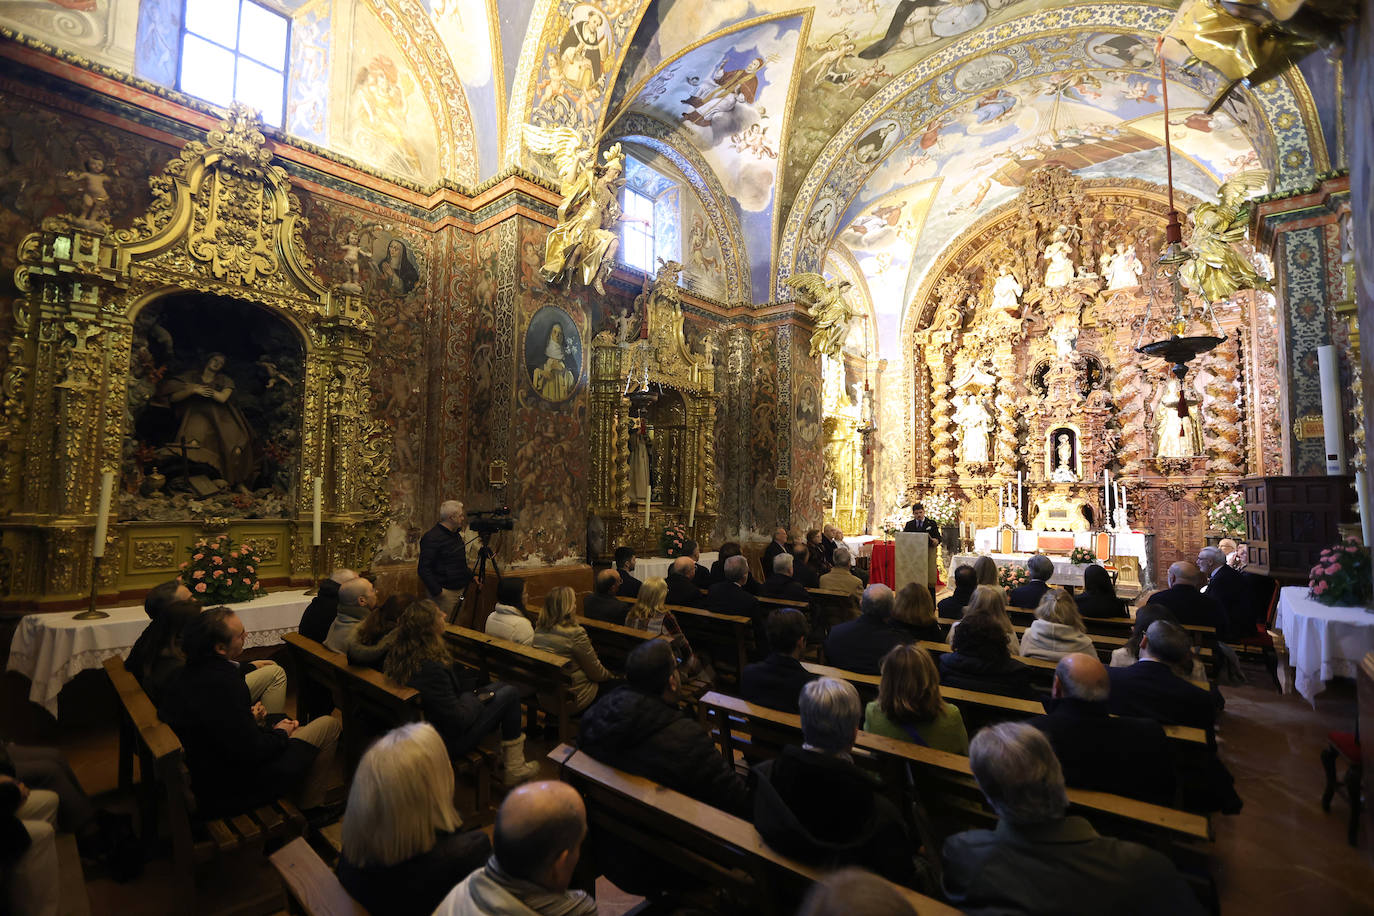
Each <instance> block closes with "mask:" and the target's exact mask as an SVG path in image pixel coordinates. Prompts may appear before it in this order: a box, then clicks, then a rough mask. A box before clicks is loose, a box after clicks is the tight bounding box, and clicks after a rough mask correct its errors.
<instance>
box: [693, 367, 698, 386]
mask: <svg viewBox="0 0 1374 916" xmlns="http://www.w3.org/2000/svg"><path fill="white" fill-rule="evenodd" d="M696 383H697V364H696V363H692V384H693V385H695V384H696Z"/></svg>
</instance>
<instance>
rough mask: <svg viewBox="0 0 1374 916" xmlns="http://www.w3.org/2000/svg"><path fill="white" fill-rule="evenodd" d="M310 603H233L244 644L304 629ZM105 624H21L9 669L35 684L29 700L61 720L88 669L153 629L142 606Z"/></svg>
mask: <svg viewBox="0 0 1374 916" xmlns="http://www.w3.org/2000/svg"><path fill="white" fill-rule="evenodd" d="M309 604H310V599H309V598H307V597H306V594H305V590H304V589H291V590H288V591H280V592H272V593H270V594H267V595H264V596H263V597H261V598H255V599H254V600H252V601H245V602H243V603H242V604H232V605H229V606H230V607H232V608H233V609H234V613H236V614H238V615H239V618H240V619H241V620H242V621H243V627H244V630H245V632H246V633H247V635H246V637H245V638H244V643H243V644H244V646H245V647H247V648H252V647H254V646H271V645H276V644H277V643H279V642H281V638H282V636H283V635H284V634H286V633H291V632H294V631H295V629H296V627H298V626H299V625H300V622H301V614H303V613H304V612H305V609H306V606H307V605H309ZM104 610H105V612H106V613H108V614H109V615H110V616H109V617H106V618H103V619H101V620H73V619H72V612H66V611H64V612H61V613H57V612H52V613H39V614H29V615H27V616H25V617H24V618H23V619H21V620H20V621H19V628H18V629H17V630H15V633H14V641H13V643H11V645H10V659H9V664H8V666H7V667H8V670H10V671H18V672H19V673H20V674H22V675H24V676H25V677H27V678H28V679H29V681H30V686H29V699H30V700H31V701H33V702H34V703H37V704H38V705H39V706H42V707H43V708H44V709H46V710H47V711H48V712H50V713H52V715H53V717H54V718H56V717H57V695H58V694H59V693H61V692H62V688H63V687H64V686H65V685H66V683H67V682H68V681H70V680H71V679H72V678H74V677H76V676H77V675H78V674H80V673H81V672H82V671H83V670H85V669H87V668H99V667H100V666H101V665H102V664H104V662H105V659H107V658H109V657H110V656H112V655H119V656H127V655H128V654H129V650H130V649H132V648H133V646H134V643H135V642H136V641H137V640H138V637H139V634H140V633H142V632H143V628H144V627H146V626H147V625H148V616H147V615H146V614H144V613H143V605H142V604H137V605H130V606H126V607H117V608H105V609H104Z"/></svg>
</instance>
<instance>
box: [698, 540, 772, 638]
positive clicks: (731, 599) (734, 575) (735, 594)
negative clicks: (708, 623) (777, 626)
mask: <svg viewBox="0 0 1374 916" xmlns="http://www.w3.org/2000/svg"><path fill="white" fill-rule="evenodd" d="M723 571H724V573H725V581H724V582H717V583H716V584H715V585H713V586H711V588H710V591H708V592H707V593H706V610H708V611H714V612H715V613H717V614H738V615H740V616H741V617H748V618H750V619H751V620H752V621H753V622H754V651H755V652H756V653H757V655H756V657H761V656H762V655H763V654H764V653H765V652H767V651H768V636H767V634H766V633H765V632H764V618H765V617H766V616H767V614H768V608H766V607H764V606H763V605H761V604H759V599H757V598H755V597H754V596H753V595H751V594H749V592H748V590H747V589H745V587H744V586H745V583H747V582H748V581H749V561H748V560H746V559H745V558H744V557H742V556H735V557H730V558H728V559H727V560H726V561H725V566H724V570H723Z"/></svg>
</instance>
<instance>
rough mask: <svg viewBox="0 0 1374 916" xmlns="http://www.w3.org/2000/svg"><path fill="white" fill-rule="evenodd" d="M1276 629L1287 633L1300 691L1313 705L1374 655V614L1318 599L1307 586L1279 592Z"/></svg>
mask: <svg viewBox="0 0 1374 916" xmlns="http://www.w3.org/2000/svg"><path fill="white" fill-rule="evenodd" d="M1274 629H1276V630H1281V631H1283V641H1284V642H1285V643H1286V644H1287V645H1288V660H1289V662H1290V663H1291V664H1292V665H1293V668H1294V669H1295V670H1296V671H1297V676H1296V677H1295V678H1294V685H1295V686H1296V687H1297V689H1298V693H1300V694H1301V695H1302V697H1303V699H1305V700H1307V702H1309V703H1311V704H1312V705H1313V706H1316V705H1317V694H1319V693H1321V692H1322V691H1323V690H1325V689H1326V682H1327V681H1329V680H1331V679H1332V678H1333V677H1351V678H1353V677H1355V674H1356V671H1357V670H1358V668H1359V664H1360V659H1362V658H1364V656H1365V654H1366V653H1367V652H1374V613H1371V612H1369V611H1367V610H1365V609H1364V608H1362V607H1329V606H1327V605H1325V604H1322V603H1321V602H1319V601H1313V600H1312V599H1311V598H1310V597H1308V594H1307V587H1306V586H1304V585H1289V586H1286V587H1285V588H1282V589H1280V590H1279V605H1278V608H1277V610H1276V611H1275V613H1274Z"/></svg>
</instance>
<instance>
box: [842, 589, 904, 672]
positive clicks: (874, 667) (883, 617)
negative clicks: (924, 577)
mask: <svg viewBox="0 0 1374 916" xmlns="http://www.w3.org/2000/svg"><path fill="white" fill-rule="evenodd" d="M894 603H895V596H894V595H893V594H892V589H890V588H888V587H887V586H886V585H870V586H869V587H868V588H866V589H864V593H863V597H862V598H860V599H859V616H858V617H857V618H856V619H854V620H850V621H847V622H845V623H842V624H839V625H838V626H835V627H833V628H831V630H830V635H829V636H827V637H826V640H825V659H826V662H827V664H831V665H834V666H835V667H836V668H843V669H844V670H846V671H857V672H859V673H860V674H877V673H878V669H879V667H880V666H881V665H882V661H883V656H885V655H887V653H888V651H889V650H890V649H891V648H892V647H893V646H895V645H899V644H900V643H903V642H906V641H907V637H906V634H904V633H902V631H900V630H898V629H897V628H896V627H894V626H892V607H893V605H894Z"/></svg>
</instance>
